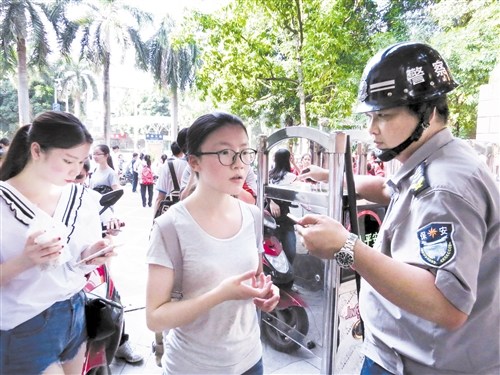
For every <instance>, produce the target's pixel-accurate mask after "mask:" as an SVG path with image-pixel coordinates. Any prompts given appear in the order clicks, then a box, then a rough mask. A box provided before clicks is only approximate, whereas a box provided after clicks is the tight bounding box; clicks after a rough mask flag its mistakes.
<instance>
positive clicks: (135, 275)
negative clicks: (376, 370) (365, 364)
mask: <svg viewBox="0 0 500 375" xmlns="http://www.w3.org/2000/svg"><path fill="white" fill-rule="evenodd" d="M124 190H125V194H124V196H123V197H122V198H121V200H120V201H119V202H118V203H117V205H116V212H117V216H118V217H120V219H122V220H123V221H124V222H125V223H126V226H125V227H124V228H123V231H122V233H121V234H120V235H119V236H118V237H117V239H116V240H117V242H123V243H124V246H122V247H120V248H118V249H117V251H118V252H119V256H117V257H115V258H114V259H113V260H112V264H111V272H112V277H113V279H114V281H115V284H116V286H117V288H118V290H119V292H120V294H121V296H122V302H123V304H124V305H125V322H126V332H127V333H128V334H129V335H130V343H131V345H132V346H133V347H134V349H135V350H137V351H139V352H140V353H141V354H143V355H144V358H145V359H144V361H143V362H141V363H139V364H137V365H130V364H127V363H126V362H124V361H121V360H115V361H113V363H112V365H111V369H112V372H113V374H116V375H118V374H146V375H149V374H161V369H160V368H159V367H157V366H156V363H155V358H154V355H153V354H152V352H151V343H152V341H153V338H154V334H153V333H152V332H150V331H149V330H148V328H147V327H146V323H145V310H144V306H145V290H146V274H147V267H146V264H145V252H146V249H147V243H148V234H149V228H150V224H151V221H152V209H151V208H147V207H146V208H143V207H142V204H141V199H140V194H139V193H135V194H134V193H132V192H131V187H130V185H127V186H125V188H124ZM314 304H316V305H318V306H316V307H317V308H314V309H310V311H308V314H310V317H311V319H310V320H311V323H310V326H311V329H310V336H311V338H312V339H313V340H315V341H318V340H319V338H320V337H321V335H320V330H321V328H322V324H323V323H322V322H321V321H318V320H319V319H318V318H317V316H316V315H317V311H321V307H320V306H319V305H320V302H318V301H317V298H316V302H315V303H314V302H313V305H314ZM318 342H320V341H318ZM263 345H264V371H265V373H266V374H318V373H319V371H320V367H321V360H320V359H319V358H318V357H316V356H315V355H313V354H311V353H309V352H307V351H306V350H304V349H300V350H299V351H298V352H296V353H294V354H293V355H288V354H284V353H280V352H277V351H275V350H273V349H272V348H271V347H270V346H269V345H268V344H267V343H266V342H265V341H264V343H263Z"/></svg>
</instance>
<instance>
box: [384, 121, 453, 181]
mask: <svg viewBox="0 0 500 375" xmlns="http://www.w3.org/2000/svg"><path fill="white" fill-rule="evenodd" d="M452 140H453V135H452V134H451V132H450V130H449V129H448V128H444V129H442V130H440V131H439V132H437V133H436V134H434V135H433V136H432V137H431V138H430V139H429V140H427V142H425V143H424V144H423V145H422V146H420V147H419V148H418V149H417V150H416V151H415V152H414V153H413V154H412V155H410V157H409V158H408V160H406V161H405V162H404V164H403V165H402V166H401V168H399V170H398V171H397V172H396V173H395V174H394V175H393V176H392V177H391V178H390V179H389V180H388V184H389V186H391V187H395V186H398V185H399V182H400V181H401V180H402V179H403V178H405V177H406V176H407V175H408V174H409V173H412V172H413V171H414V170H415V168H416V167H417V166H418V165H419V164H420V163H422V162H423V161H424V160H426V159H427V158H428V157H429V156H431V155H432V154H433V153H434V152H435V151H436V150H438V149H440V148H441V147H443V146H445V145H446V144H448V143H450V142H451V141H452Z"/></svg>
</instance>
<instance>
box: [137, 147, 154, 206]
mask: <svg viewBox="0 0 500 375" xmlns="http://www.w3.org/2000/svg"><path fill="white" fill-rule="evenodd" d="M139 185H141V199H142V207H146V203H147V204H148V206H149V207H151V206H152V204H153V187H154V174H153V170H152V169H151V157H150V156H149V155H144V161H143V165H142V167H141V169H140V172H139ZM146 193H147V195H148V197H147V200H146Z"/></svg>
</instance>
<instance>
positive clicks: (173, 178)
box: [167, 160, 180, 191]
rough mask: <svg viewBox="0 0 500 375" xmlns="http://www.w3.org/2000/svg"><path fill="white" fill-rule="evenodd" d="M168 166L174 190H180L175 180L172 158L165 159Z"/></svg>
mask: <svg viewBox="0 0 500 375" xmlns="http://www.w3.org/2000/svg"><path fill="white" fill-rule="evenodd" d="M167 162H168V168H169V169H170V175H171V176H172V182H173V183H174V190H175V191H180V188H179V182H178V181H177V176H176V174H175V169H174V163H173V162H172V160H167Z"/></svg>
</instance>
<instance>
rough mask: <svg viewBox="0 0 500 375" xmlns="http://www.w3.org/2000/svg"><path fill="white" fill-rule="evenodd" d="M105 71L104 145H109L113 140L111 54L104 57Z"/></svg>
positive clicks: (107, 53)
mask: <svg viewBox="0 0 500 375" xmlns="http://www.w3.org/2000/svg"><path fill="white" fill-rule="evenodd" d="M103 63H104V69H103V86H104V90H103V91H104V92H103V103H104V124H103V125H104V128H103V130H104V132H103V136H104V143H105V144H107V145H109V144H110V140H111V102H110V92H109V66H110V64H111V61H110V53H109V52H106V56H105V57H104V61H103Z"/></svg>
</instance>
